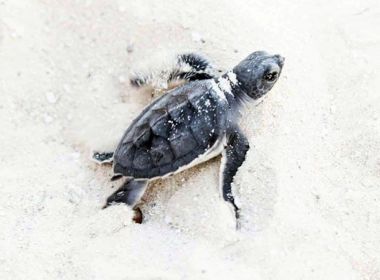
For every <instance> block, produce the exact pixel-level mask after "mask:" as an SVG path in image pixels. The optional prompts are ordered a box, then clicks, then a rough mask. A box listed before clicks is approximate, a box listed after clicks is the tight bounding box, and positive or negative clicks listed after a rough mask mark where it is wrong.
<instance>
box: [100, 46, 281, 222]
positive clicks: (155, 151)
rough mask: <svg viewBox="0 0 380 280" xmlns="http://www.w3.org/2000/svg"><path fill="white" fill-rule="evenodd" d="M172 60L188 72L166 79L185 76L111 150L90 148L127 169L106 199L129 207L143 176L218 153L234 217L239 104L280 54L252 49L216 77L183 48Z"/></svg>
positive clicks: (271, 77) (274, 72) (270, 76)
mask: <svg viewBox="0 0 380 280" xmlns="http://www.w3.org/2000/svg"><path fill="white" fill-rule="evenodd" d="M179 61H181V63H185V64H187V65H188V66H189V68H188V72H186V73H184V72H179V71H174V72H172V73H171V75H170V77H169V79H175V78H178V77H180V78H185V79H187V80H189V82H188V83H186V84H184V85H182V86H179V87H177V88H174V89H172V90H170V91H168V92H167V93H165V94H164V95H162V96H161V97H159V98H157V99H156V100H155V101H153V102H152V103H151V104H150V105H149V106H147V107H146V108H145V109H144V110H143V111H142V112H141V114H140V115H139V116H138V117H137V118H136V119H135V120H134V121H133V122H132V123H131V125H130V126H129V128H128V129H127V130H126V132H125V133H124V135H123V137H122V138H121V140H120V143H119V145H118V146H117V148H116V150H115V152H109V153H95V154H94V159H95V160H97V161H98V162H100V163H103V162H113V171H114V173H115V176H114V177H113V178H121V177H127V179H126V181H125V183H124V184H123V185H122V186H121V187H120V188H119V189H118V190H117V191H115V192H114V193H113V194H112V195H111V196H110V197H109V198H108V199H107V203H106V206H109V205H111V204H113V203H126V204H127V205H130V206H131V207H136V204H137V203H138V202H139V200H140V199H141V197H142V196H143V194H144V192H145V190H146V188H147V186H148V182H149V181H152V180H154V179H157V178H163V177H166V176H168V175H171V174H174V173H177V172H180V171H182V170H184V169H187V168H190V167H192V166H194V165H197V164H199V163H202V162H205V161H207V160H209V159H211V158H213V157H216V156H217V155H219V154H222V164H221V175H220V176H221V178H220V192H221V195H222V197H223V199H224V200H225V201H226V202H228V203H229V205H230V206H232V209H233V211H234V214H235V217H236V219H237V221H238V219H239V208H238V206H237V205H236V203H235V200H234V196H233V194H232V189H231V184H232V182H233V180H234V176H235V174H236V172H237V170H238V168H239V167H240V166H241V165H242V163H243V162H244V160H245V157H246V153H247V151H248V149H249V142H248V139H247V138H246V136H245V135H244V134H243V132H242V131H241V129H240V128H239V125H238V120H239V118H240V116H241V114H240V109H241V107H242V105H243V103H247V102H249V101H250V100H256V99H258V98H260V97H262V96H263V95H264V94H266V93H267V92H268V91H269V90H270V89H271V88H272V87H273V85H274V84H275V83H276V81H277V80H278V78H279V76H280V74H281V70H282V67H283V65H284V58H283V57H282V56H280V55H270V54H268V53H267V52H264V51H257V52H254V53H252V54H250V55H249V56H248V57H246V58H245V59H244V60H243V61H241V62H240V63H239V64H238V65H237V66H235V67H234V68H233V69H232V70H231V71H228V72H226V73H224V74H222V75H221V76H219V77H217V76H216V75H214V74H212V71H211V70H210V69H211V68H212V67H211V66H210V64H209V63H208V61H207V60H206V59H205V58H203V57H202V56H200V55H197V54H186V55H182V56H179ZM145 80H146V79H144V77H138V78H135V79H134V80H132V81H131V82H132V84H134V85H137V86H140V85H141V84H144V81H145ZM106 206H105V207H106Z"/></svg>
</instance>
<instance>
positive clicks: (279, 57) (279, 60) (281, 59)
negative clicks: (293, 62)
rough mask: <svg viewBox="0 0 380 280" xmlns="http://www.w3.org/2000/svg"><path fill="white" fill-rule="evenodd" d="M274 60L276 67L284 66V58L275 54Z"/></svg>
mask: <svg viewBox="0 0 380 280" xmlns="http://www.w3.org/2000/svg"><path fill="white" fill-rule="evenodd" d="M274 58H275V59H276V61H277V63H278V65H279V66H280V67H281V68H282V67H283V66H284V62H285V57H283V56H281V55H279V54H276V55H274Z"/></svg>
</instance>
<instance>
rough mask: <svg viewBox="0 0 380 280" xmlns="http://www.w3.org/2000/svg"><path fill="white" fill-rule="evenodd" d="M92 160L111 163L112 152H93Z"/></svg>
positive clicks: (99, 162)
mask: <svg viewBox="0 0 380 280" xmlns="http://www.w3.org/2000/svg"><path fill="white" fill-rule="evenodd" d="M92 160H93V161H95V162H96V163H98V164H105V163H110V164H112V162H113V152H102V153H99V152H95V153H94V154H93V155H92Z"/></svg>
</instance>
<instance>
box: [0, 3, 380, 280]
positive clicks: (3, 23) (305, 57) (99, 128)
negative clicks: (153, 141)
mask: <svg viewBox="0 0 380 280" xmlns="http://www.w3.org/2000/svg"><path fill="white" fill-rule="evenodd" d="M191 2H192V3H191ZM379 6H380V4H379V2H378V0H373V1H370V0H365V1H364V0H363V1H348V0H347V1H339V0H329V1H302V3H301V1H290V0H289V1H280V0H270V1H199V2H198V3H194V1H182V0H168V1H121V0H120V1H100V0H99V1H95V0H94V1H91V0H88V1H72V0H69V1H50V0H49V1H48V0H40V1H37V0H35V1H32V0H30V1H21V0H20V1H17V0H3V1H0V100H1V102H0V127H1V134H0V143H1V144H2V148H1V150H0V162H1V163H0V176H1V180H0V252H1V253H0V279H265V280H268V279H276V280H277V279H292V280H294V279H309V280H310V279H368V280H374V279H380V156H379V151H380V94H379V93H380V76H379V73H380V72H379V68H380V55H379V49H380V36H379V30H378V27H379V26H380V7H379ZM127 49H128V50H129V52H128V51H127ZM166 49H170V50H178V51H183V50H199V51H201V52H203V53H205V54H207V55H209V56H210V57H211V58H212V59H213V61H214V62H215V64H217V65H218V66H220V67H221V68H224V69H227V68H229V67H232V66H233V65H234V64H236V63H237V62H238V61H240V60H241V59H242V58H244V57H245V56H246V55H247V54H249V53H250V52H252V51H254V50H259V49H265V50H268V51H271V52H278V53H280V54H282V55H284V56H285V57H286V65H285V68H284V72H283V75H282V77H281V79H280V81H279V82H278V83H277V85H276V86H275V88H274V89H273V90H272V91H271V93H270V94H269V96H268V97H266V98H265V100H264V102H262V103H261V104H260V105H258V106H255V105H254V104H252V106H250V108H249V111H248V112H247V113H246V114H245V116H244V120H243V121H242V127H243V128H244V131H245V132H246V133H247V135H248V136H249V139H250V142H251V147H252V148H251V150H250V151H249V154H248V159H247V161H246V163H245V165H244V166H243V167H242V168H241V169H240V170H239V173H238V175H237V179H236V184H235V193H236V196H237V197H238V201H239V203H240V205H241V208H242V215H243V222H242V229H241V231H239V232H236V231H235V230H234V223H233V220H232V217H231V215H230V212H229V210H228V208H226V206H225V204H224V203H223V202H222V201H221V200H220V199H219V197H218V190H217V182H218V166H219V161H218V160H217V159H216V160H213V161H212V162H211V163H209V164H204V165H202V166H200V167H198V168H193V169H192V170H189V171H186V172H184V173H182V174H179V175H177V176H175V177H173V178H170V179H167V180H164V181H160V182H157V183H156V184H154V185H153V186H152V187H151V189H150V191H149V192H148V194H147V195H146V196H145V197H144V201H145V202H144V205H143V210H144V212H145V213H146V222H145V223H144V224H143V225H135V224H132V223H131V221H130V218H131V215H132V213H131V211H130V210H129V209H128V207H126V206H117V207H111V208H109V209H107V210H105V211H102V210H101V209H100V208H101V206H102V205H103V203H104V200H105V198H106V197H107V196H108V195H109V194H110V193H111V192H112V190H113V189H112V188H111V187H112V186H115V187H116V185H115V184H112V183H110V182H109V176H110V174H111V171H110V170H109V169H108V168H106V167H98V166H96V165H95V164H93V163H92V162H90V161H89V160H88V159H89V155H90V153H91V151H92V150H94V149H112V148H113V147H114V146H115V144H116V143H117V141H118V139H119V138H120V136H121V134H122V132H123V131H124V129H125V128H126V127H127V126H128V124H129V123H130V122H131V121H132V119H133V117H134V116H136V114H138V112H139V111H140V110H141V108H142V107H144V106H145V105H146V104H148V103H149V102H150V94H149V92H138V91H136V90H134V89H132V88H131V87H130V86H129V84H128V82H127V81H128V73H129V71H130V70H132V69H133V67H134V65H136V64H137V63H138V62H139V61H141V60H142V59H146V58H147V57H149V56H151V55H154V54H155V53H157V52H158V51H162V50H166ZM152 63H153V64H154V61H152Z"/></svg>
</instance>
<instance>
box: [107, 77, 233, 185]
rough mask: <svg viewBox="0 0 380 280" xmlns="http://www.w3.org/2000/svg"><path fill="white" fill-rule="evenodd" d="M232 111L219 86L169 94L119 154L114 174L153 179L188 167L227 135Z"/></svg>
mask: <svg viewBox="0 0 380 280" xmlns="http://www.w3.org/2000/svg"><path fill="white" fill-rule="evenodd" d="M227 109H228V103H227V100H226V99H225V96H224V95H223V93H222V92H221V91H220V90H219V88H217V86H216V84H215V82H214V81H213V80H203V81H194V82H190V83H188V84H185V85H183V86H181V87H178V88H176V89H174V90H172V91H169V92H168V93H166V94H165V95H163V96H162V97H160V98H158V99H157V100H156V101H154V102H153V103H152V104H150V105H149V106H148V107H146V108H145V109H144V110H143V112H142V113H141V114H140V115H139V116H138V117H137V118H136V119H135V120H134V121H133V122H132V124H131V125H130V127H129V128H128V129H127V131H126V132H125V134H124V136H123V138H122V139H121V141H120V143H119V145H118V147H117V149H116V151H115V154H114V172H115V173H118V174H122V175H124V176H130V177H134V178H146V179H150V178H154V177H160V176H165V175H167V174H169V173H173V172H175V171H176V170H178V169H179V168H180V167H183V166H186V165H188V164H189V163H191V162H192V161H193V160H195V159H196V158H198V157H200V156H202V155H203V154H205V153H206V152H207V151H208V150H209V149H210V148H211V147H212V146H213V145H214V144H215V143H216V141H217V140H218V139H220V138H221V137H223V136H224V135H225V130H226V120H227V116H226V111H227Z"/></svg>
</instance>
